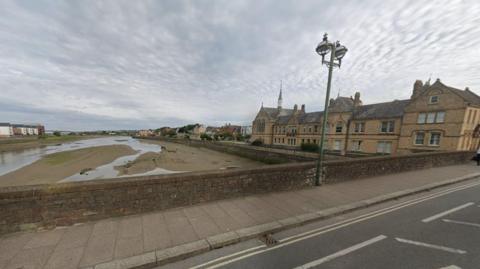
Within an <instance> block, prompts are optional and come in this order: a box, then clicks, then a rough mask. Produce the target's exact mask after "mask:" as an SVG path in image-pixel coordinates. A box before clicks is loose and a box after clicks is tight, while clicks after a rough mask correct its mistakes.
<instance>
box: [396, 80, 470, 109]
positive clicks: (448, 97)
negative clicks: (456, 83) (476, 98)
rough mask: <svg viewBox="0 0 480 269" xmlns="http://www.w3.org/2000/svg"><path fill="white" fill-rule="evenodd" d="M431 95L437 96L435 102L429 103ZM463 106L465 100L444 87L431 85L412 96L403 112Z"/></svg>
mask: <svg viewBox="0 0 480 269" xmlns="http://www.w3.org/2000/svg"><path fill="white" fill-rule="evenodd" d="M432 96H438V102H437V103H434V104H432V103H430V98H431V97H432ZM462 107H465V100H464V99H463V98H462V97H460V96H459V95H457V94H456V93H454V92H452V91H451V90H449V89H448V88H446V87H436V86H435V85H432V86H431V87H429V88H428V89H426V90H425V91H423V92H422V93H421V94H420V95H418V96H417V97H415V98H413V99H412V100H411V101H410V103H409V104H408V105H407V106H406V107H405V112H414V111H433V110H446V109H457V108H462Z"/></svg>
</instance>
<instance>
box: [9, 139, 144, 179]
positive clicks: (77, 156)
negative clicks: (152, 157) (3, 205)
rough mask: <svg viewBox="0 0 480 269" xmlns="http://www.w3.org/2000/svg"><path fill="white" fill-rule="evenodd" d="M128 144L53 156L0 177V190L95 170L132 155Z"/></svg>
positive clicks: (133, 152)
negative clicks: (0, 188) (85, 170)
mask: <svg viewBox="0 0 480 269" xmlns="http://www.w3.org/2000/svg"><path fill="white" fill-rule="evenodd" d="M135 153H136V151H135V150H133V149H132V148H131V147H129V146H127V145H108V146H98V147H89V148H83V149H77V150H70V151H64V152H58V153H53V154H49V155H46V156H44V157H43V158H42V159H40V160H38V161H36V162H34V163H32V164H30V165H27V166H25V167H23V168H20V169H18V170H16V171H13V172H10V173H8V174H5V175H2V176H0V187H6V186H20V185H32V184H44V183H55V182H57V181H60V180H62V179H64V178H66V177H68V176H71V175H73V174H76V173H79V172H81V171H82V170H84V169H89V168H96V167H98V166H101V165H104V164H108V163H111V162H112V161H114V160H115V159H117V158H119V157H121V156H126V155H132V154H135Z"/></svg>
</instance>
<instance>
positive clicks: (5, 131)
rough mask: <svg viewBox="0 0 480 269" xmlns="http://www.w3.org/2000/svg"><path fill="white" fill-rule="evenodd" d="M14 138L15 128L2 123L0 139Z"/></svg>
mask: <svg viewBox="0 0 480 269" xmlns="http://www.w3.org/2000/svg"><path fill="white" fill-rule="evenodd" d="M10 136H13V127H12V126H11V125H10V123H5V122H0V137H10Z"/></svg>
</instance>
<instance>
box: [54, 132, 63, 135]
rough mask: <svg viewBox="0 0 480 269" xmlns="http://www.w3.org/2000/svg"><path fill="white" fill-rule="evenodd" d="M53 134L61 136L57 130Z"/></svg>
mask: <svg viewBox="0 0 480 269" xmlns="http://www.w3.org/2000/svg"><path fill="white" fill-rule="evenodd" d="M53 135H54V136H61V135H62V134H61V133H60V132H59V131H55V132H53Z"/></svg>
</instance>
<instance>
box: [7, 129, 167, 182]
mask: <svg viewBox="0 0 480 269" xmlns="http://www.w3.org/2000/svg"><path fill="white" fill-rule="evenodd" d="M108 145H127V146H130V147H131V148H132V149H133V150H135V151H136V153H135V154H133V155H127V156H123V157H120V158H117V159H116V160H114V161H113V162H111V163H109V164H106V165H102V166H99V167H97V168H95V169H94V170H91V171H89V172H87V173H85V174H82V175H81V174H79V173H78V174H75V175H72V176H70V177H67V178H66V179H64V180H63V181H83V180H91V179H99V178H111V177H117V176H118V171H116V170H115V169H114V167H115V166H119V165H124V164H126V163H128V162H129V161H133V160H135V159H136V158H137V157H138V156H140V155H141V154H143V153H146V152H160V151H161V147H160V146H159V145H155V144H148V143H142V142H140V141H138V140H137V139H134V138H131V137H127V136H112V137H102V138H93V139H85V140H79V141H75V142H68V143H62V144H58V145H50V146H46V147H41V148H34V149H26V150H17V151H7V152H0V176H1V175H4V174H7V173H10V172H12V171H15V170H17V169H20V168H22V167H24V166H27V165H29V164H31V163H34V162H35V161H38V160H40V159H41V158H42V157H43V156H45V155H47V154H52V153H57V152H63V151H69V150H76V149H82V148H89V147H97V146H108ZM165 173H172V171H168V170H165V169H161V168H157V169H155V170H152V171H149V172H146V173H142V174H137V175H152V174H165ZM129 176H132V175H129Z"/></svg>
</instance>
